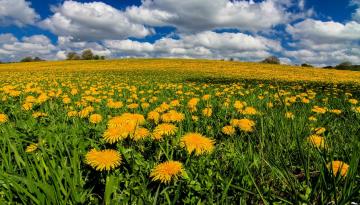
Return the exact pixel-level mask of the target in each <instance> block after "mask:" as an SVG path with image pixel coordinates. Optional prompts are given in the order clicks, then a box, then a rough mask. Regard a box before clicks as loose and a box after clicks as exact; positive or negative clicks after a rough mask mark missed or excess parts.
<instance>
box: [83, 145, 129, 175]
mask: <svg viewBox="0 0 360 205" xmlns="http://www.w3.org/2000/svg"><path fill="white" fill-rule="evenodd" d="M121 161H122V158H121V155H120V154H119V153H118V152H117V151H116V150H112V149H106V150H100V151H97V150H95V149H92V150H90V151H89V152H88V153H87V154H86V156H85V162H86V164H88V165H90V166H91V167H92V168H94V169H96V170H98V171H103V170H107V171H108V170H111V169H114V168H116V167H117V166H119V165H120V164H121Z"/></svg>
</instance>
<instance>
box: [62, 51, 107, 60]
mask: <svg viewBox="0 0 360 205" xmlns="http://www.w3.org/2000/svg"><path fill="white" fill-rule="evenodd" d="M66 60H105V56H99V55H94V54H93V52H92V51H91V50H90V49H86V50H84V51H83V52H82V53H81V55H79V54H78V53H76V52H69V53H67V55H66Z"/></svg>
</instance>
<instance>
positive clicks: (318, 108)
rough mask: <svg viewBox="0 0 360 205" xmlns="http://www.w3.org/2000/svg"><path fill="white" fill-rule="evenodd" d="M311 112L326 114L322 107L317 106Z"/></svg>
mask: <svg viewBox="0 0 360 205" xmlns="http://www.w3.org/2000/svg"><path fill="white" fill-rule="evenodd" d="M311 111H313V112H315V113H317V114H324V113H326V108H323V107H319V106H314V107H313V108H312V109H311Z"/></svg>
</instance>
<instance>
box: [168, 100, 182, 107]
mask: <svg viewBox="0 0 360 205" xmlns="http://www.w3.org/2000/svg"><path fill="white" fill-rule="evenodd" d="M170 106H171V107H178V106H180V101H179V100H173V101H171V102H170Z"/></svg>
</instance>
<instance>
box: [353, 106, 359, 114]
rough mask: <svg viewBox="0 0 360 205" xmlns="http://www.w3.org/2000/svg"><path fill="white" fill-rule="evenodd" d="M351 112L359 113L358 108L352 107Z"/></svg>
mask: <svg viewBox="0 0 360 205" xmlns="http://www.w3.org/2000/svg"><path fill="white" fill-rule="evenodd" d="M352 110H353V111H354V112H356V113H360V106H358V107H353V108H352Z"/></svg>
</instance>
